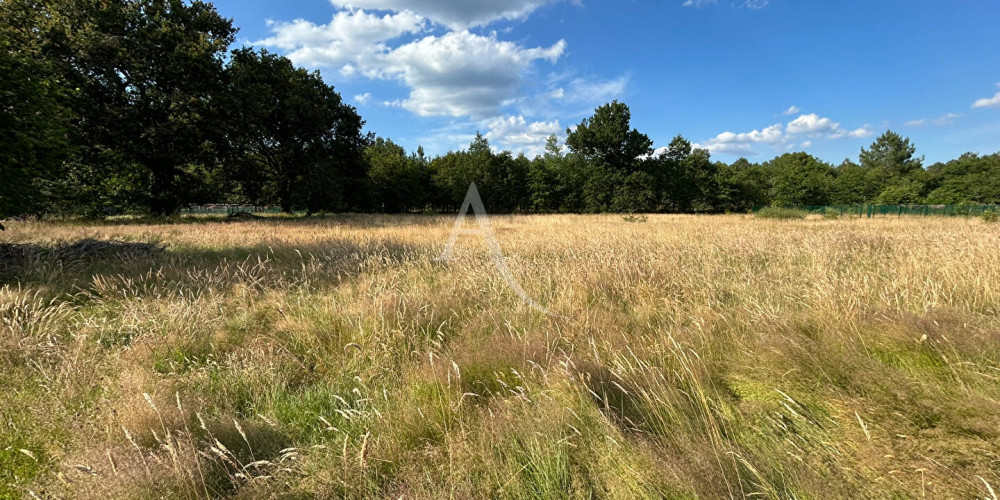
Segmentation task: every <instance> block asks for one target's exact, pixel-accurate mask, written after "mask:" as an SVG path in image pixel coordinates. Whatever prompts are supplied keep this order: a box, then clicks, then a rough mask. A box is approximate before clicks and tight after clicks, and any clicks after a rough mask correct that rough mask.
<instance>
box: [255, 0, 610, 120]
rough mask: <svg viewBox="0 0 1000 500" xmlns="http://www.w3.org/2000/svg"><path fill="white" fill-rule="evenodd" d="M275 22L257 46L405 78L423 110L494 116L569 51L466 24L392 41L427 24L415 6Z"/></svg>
mask: <svg viewBox="0 0 1000 500" xmlns="http://www.w3.org/2000/svg"><path fill="white" fill-rule="evenodd" d="M507 5H510V2H508V3H507ZM270 24H271V31H272V33H273V34H272V36H271V37H269V38H266V39H263V40H260V41H258V42H255V44H256V45H262V46H266V47H277V48H279V49H283V50H285V51H286V54H287V56H288V57H289V58H290V59H291V60H292V61H294V62H295V63H296V64H300V65H304V66H309V67H332V68H335V69H337V70H338V71H340V73H341V74H342V75H344V76H352V75H361V76H364V77H367V78H372V79H390V80H400V81H402V82H403V83H404V84H406V85H407V86H408V87H410V94H409V97H408V98H406V99H404V100H401V101H400V102H399V105H401V106H402V107H403V108H406V109H408V110H410V111H412V112H414V113H416V114H418V115H420V116H432V115H445V116H470V117H473V118H477V119H481V118H485V117H487V116H492V115H495V114H496V113H497V112H498V110H499V108H500V106H501V105H502V104H503V103H504V102H505V101H507V100H509V99H510V98H511V97H512V96H513V95H514V94H515V93H516V91H517V89H518V88H519V87H520V86H521V83H522V73H524V72H525V71H526V70H527V69H528V68H529V66H530V65H531V64H532V63H533V62H535V61H538V60H545V61H549V62H552V63H554V62H556V61H557V60H558V59H559V58H560V57H561V56H562V54H563V52H564V51H565V50H566V42H565V41H563V40H560V41H558V42H557V43H555V44H553V45H552V46H550V47H535V48H524V47H521V46H520V45H517V44H515V43H513V42H509V41H504V40H499V39H497V37H496V34H495V33H493V34H490V35H489V36H483V35H477V34H473V33H470V32H469V31H464V30H463V31H451V32H448V33H446V34H444V35H441V36H426V37H423V38H420V39H417V40H414V41H412V42H409V43H406V44H403V45H400V46H397V47H390V46H389V45H387V42H389V41H391V40H393V39H396V38H398V37H400V36H402V35H405V34H419V33H420V32H422V31H424V30H425V29H426V22H425V21H424V18H423V17H421V16H420V15H418V14H415V13H413V12H411V11H402V12H399V13H393V14H385V15H382V16H379V15H377V14H372V13H368V12H365V11H363V10H357V11H340V12H337V13H336V14H335V15H334V16H333V18H332V19H331V21H330V22H329V23H328V24H324V25H316V24H313V23H310V22H309V21H305V20H302V19H299V20H295V21H292V22H290V23H270ZM595 91H596V90H595Z"/></svg>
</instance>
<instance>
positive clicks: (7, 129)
mask: <svg viewBox="0 0 1000 500" xmlns="http://www.w3.org/2000/svg"><path fill="white" fill-rule="evenodd" d="M0 75H3V76H2V77H0V218H3V217H6V216H9V215H19V214H25V213H33V212H38V211H42V210H44V209H45V206H46V199H47V196H46V195H47V194H48V193H47V192H46V191H47V190H48V189H50V188H51V186H50V183H51V181H52V180H54V179H55V178H56V177H57V176H58V175H59V172H60V170H61V165H62V163H63V161H65V159H66V158H67V156H68V153H69V142H68V141H67V139H66V127H67V125H68V119H69V110H68V109H67V108H66V107H65V100H66V99H65V97H66V92H65V90H64V86H63V85H62V83H61V82H60V81H59V80H58V78H56V77H55V76H54V75H53V74H52V72H51V68H50V67H49V66H48V65H47V64H46V61H45V60H44V59H37V58H34V57H31V56H30V54H29V53H28V52H24V51H21V50H19V48H18V47H15V46H14V45H13V44H12V42H11V39H10V36H9V33H8V32H7V30H6V29H3V28H0Z"/></svg>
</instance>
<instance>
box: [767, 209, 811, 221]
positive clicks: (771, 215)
mask: <svg viewBox="0 0 1000 500" xmlns="http://www.w3.org/2000/svg"><path fill="white" fill-rule="evenodd" d="M756 215H757V217H758V218H760V219H805V218H806V216H807V215H809V212H806V211H805V210H799V209H797V208H783V207H766V208H762V209H760V210H758V211H757V214H756Z"/></svg>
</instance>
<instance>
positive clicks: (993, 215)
mask: <svg viewBox="0 0 1000 500" xmlns="http://www.w3.org/2000/svg"><path fill="white" fill-rule="evenodd" d="M982 217H983V222H985V223H987V224H993V223H994V222H997V221H998V220H1000V212H997V211H995V210H987V211H986V212H983V215H982Z"/></svg>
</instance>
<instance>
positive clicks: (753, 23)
mask: <svg viewBox="0 0 1000 500" xmlns="http://www.w3.org/2000/svg"><path fill="white" fill-rule="evenodd" d="M213 3H214V4H215V5H216V7H217V8H218V10H219V11H220V13H222V14H223V15H225V16H227V17H231V18H233V20H234V22H235V24H236V25H237V26H238V27H239V28H240V33H239V35H238V42H239V43H241V44H247V45H253V46H255V47H258V48H266V49H268V50H270V51H272V52H277V53H281V54H284V55H286V56H288V57H289V58H291V59H292V60H293V61H294V62H295V63H296V64H299V65H301V66H305V67H307V68H310V69H318V70H320V71H321V72H322V74H323V77H324V79H325V80H326V81H327V83H329V84H332V85H333V86H334V87H335V88H336V89H337V90H338V91H339V92H340V93H341V95H342V96H343V97H344V99H345V100H346V101H348V102H349V103H350V104H352V105H354V106H356V107H357V109H358V111H359V112H360V114H361V116H362V117H363V118H364V119H365V120H366V121H367V125H366V128H367V129H368V130H371V131H374V132H376V133H377V134H379V135H381V136H384V137H389V138H391V139H393V140H394V141H395V142H397V143H399V144H401V145H403V146H404V147H406V148H407V149H409V150H414V149H416V147H417V146H418V145H423V147H424V149H425V150H426V152H427V153H428V154H431V155H434V154H440V153H444V152H446V151H448V150H452V149H460V148H464V147H466V146H467V145H468V144H469V142H470V141H471V139H472V137H473V136H474V135H475V133H476V131H480V132H482V133H483V134H485V135H486V136H487V138H488V139H489V140H490V143H491V144H492V145H493V146H494V147H495V148H497V149H510V150H513V151H523V152H525V153H527V154H529V155H533V154H536V153H538V152H540V151H541V149H542V148H543V146H544V142H545V137H547V136H548V135H549V134H551V133H556V134H557V135H559V136H560V138H563V137H565V131H566V128H567V127H571V126H573V125H575V124H577V123H579V122H580V120H581V119H582V118H584V117H586V116H589V115H590V114H591V113H592V112H593V109H594V108H595V107H596V106H598V105H600V104H603V103H605V102H608V101H610V100H612V99H618V100H621V101H623V102H625V103H627V104H628V105H629V107H630V108H631V110H632V123H633V126H635V127H636V128H638V129H639V130H640V131H642V132H644V133H646V134H647V135H649V136H650V138H652V139H653V141H654V143H655V146H656V147H663V146H666V145H667V144H668V143H669V142H670V140H671V138H673V136H675V135H677V134H682V135H684V136H685V137H687V138H688V139H690V140H691V141H692V142H695V143H696V144H697V145H698V146H700V147H705V148H708V149H710V150H711V151H712V157H713V158H715V159H720V160H723V161H727V162H729V161H732V160H734V159H736V158H738V157H740V156H746V157H748V158H750V159H751V160H754V161H764V160H767V159H770V158H772V157H774V156H775V155H777V154H780V153H783V152H786V151H808V152H810V153H812V154H814V155H816V156H819V157H820V158H823V159H825V160H827V161H830V162H833V163H839V162H840V161H841V160H843V159H844V158H848V157H849V158H854V159H856V158H857V155H858V152H859V150H860V148H861V147H862V146H867V145H868V144H870V143H871V142H872V140H873V139H874V137H875V136H876V135H878V134H879V133H881V132H882V131H884V130H886V129H887V128H891V129H893V130H896V131H898V132H900V133H902V134H904V135H906V136H909V137H910V138H911V139H912V140H913V141H914V142H915V143H916V145H917V153H918V154H919V155H924V156H925V157H926V160H927V161H926V164H930V163H933V162H935V161H943V160H948V159H951V158H955V157H957V156H958V155H960V154H962V153H964V152H966V151H974V152H978V153H982V154H989V153H993V152H996V151H998V150H1000V36H997V24H998V22H1000V2H997V1H995V0H978V1H977V0H952V1H948V2H945V1H930V0H894V1H873V0H868V1H861V0H840V1H836V2H833V1H822V0H815V1H803V0H728V1H727V0H715V1H713V0H665V1H651V0H634V1H628V0H623V1H614V2H612V1H598V0H550V1H546V0H410V1H406V0H286V1H282V2H274V1H264V0H218V1H215V2H213Z"/></svg>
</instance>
